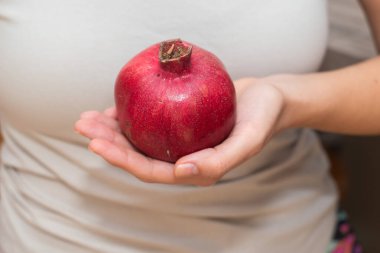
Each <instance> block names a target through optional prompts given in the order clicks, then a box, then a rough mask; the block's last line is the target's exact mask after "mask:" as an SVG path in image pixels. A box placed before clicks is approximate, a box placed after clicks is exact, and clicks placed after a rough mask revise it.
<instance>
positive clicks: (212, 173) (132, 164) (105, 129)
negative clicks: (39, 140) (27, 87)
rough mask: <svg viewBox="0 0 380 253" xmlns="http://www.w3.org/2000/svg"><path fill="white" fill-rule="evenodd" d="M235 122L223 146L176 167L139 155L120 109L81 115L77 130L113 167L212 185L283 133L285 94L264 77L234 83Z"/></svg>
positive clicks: (146, 177)
mask: <svg viewBox="0 0 380 253" xmlns="http://www.w3.org/2000/svg"><path fill="white" fill-rule="evenodd" d="M235 88H236V94H237V120H236V125H235V127H234V129H233V131H232V133H231V135H230V136H229V137H228V138H227V139H226V140H225V141H224V142H223V143H221V144H220V145H218V146H216V147H214V148H208V149H204V150H201V151H198V152H195V153H192V154H189V155H187V156H184V157H182V158H180V159H179V160H178V161H177V162H176V163H175V164H171V163H167V162H163V161H159V160H155V159H152V158H149V157H147V156H145V155H143V154H141V153H139V152H137V151H136V150H135V149H134V148H133V146H132V145H131V144H130V143H129V142H128V140H127V139H126V138H125V137H124V136H123V135H122V133H121V132H120V129H119V127H118V122H117V116H116V109H115V108H114V107H113V108H109V109H107V110H105V111H104V112H97V111H88V112H84V113H82V115H81V117H80V120H78V121H77V122H76V124H75V129H76V131H78V132H79V133H80V134H82V135H84V136H86V137H88V138H89V139H91V141H90V143H89V149H90V150H92V151H93V152H95V153H96V154H98V155H100V156H102V157H103V158H104V159H105V160H106V161H108V162H109V163H111V164H112V165H114V166H116V167H119V168H122V169H124V170H126V171H128V172H129V173H131V174H133V175H134V176H136V177H137V178H139V179H140V180H142V181H144V182H150V183H166V184H193V185H199V186H208V185H212V184H214V183H216V182H217V181H218V180H219V179H220V178H221V177H222V176H223V175H225V174H226V173H227V172H228V171H230V170H231V169H233V168H234V167H236V166H237V165H239V164H241V163H242V162H244V161H245V160H247V159H248V158H250V157H251V156H253V155H255V154H257V153H258V152H260V150H261V149H262V148H263V146H264V145H265V144H266V143H267V141H268V140H269V139H270V138H271V136H272V135H273V134H274V133H275V132H277V131H278V130H280V129H279V124H278V122H279V118H280V116H281V113H282V110H283V108H284V98H283V95H282V93H281V92H280V91H279V90H278V89H277V88H276V87H275V86H274V85H271V84H270V83H269V82H266V81H265V80H264V79H253V78H247V79H241V80H238V81H236V82H235Z"/></svg>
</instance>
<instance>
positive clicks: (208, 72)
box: [115, 39, 236, 162]
mask: <svg viewBox="0 0 380 253" xmlns="http://www.w3.org/2000/svg"><path fill="white" fill-rule="evenodd" d="M115 103H116V109H117V113H118V121H119V124H120V128H121V130H122V132H123V133H124V134H125V136H126V137H127V139H128V140H129V141H130V142H131V143H132V144H133V145H134V146H135V147H136V148H137V149H138V150H139V151H141V152H142V153H144V154H146V155H148V156H150V157H152V158H155V159H159V160H163V161H167V162H175V161H176V160H178V159H179V158H180V157H182V156H184V155H187V154H189V153H192V152H195V151H198V150H201V149H204V148H209V147H214V146H215V145H217V144H219V143H221V142H222V141H223V140H224V139H226V138H227V136H228V135H229V134H230V132H231V130H232V128H233V127H234V124H235V118H236V98H235V89H234V86H233V83H232V81H231V78H230V76H229V75H228V73H227V71H226V70H225V68H224V66H223V64H222V62H221V61H220V60H219V59H218V58H217V57H216V56H215V55H214V54H212V53H210V52H208V51H206V50H204V49H202V48H200V47H198V46H196V45H193V44H190V43H188V42H185V41H182V40H180V39H175V40H167V41H163V42H161V43H157V44H155V45H152V46H150V47H148V48H147V49H145V50H143V51H142V52H140V53H139V54H137V55H136V56H135V57H133V58H132V59H131V60H130V61H129V62H128V63H127V64H126V65H125V66H124V67H123V68H122V69H121V71H120V73H119V75H118V77H117V79H116V83H115Z"/></svg>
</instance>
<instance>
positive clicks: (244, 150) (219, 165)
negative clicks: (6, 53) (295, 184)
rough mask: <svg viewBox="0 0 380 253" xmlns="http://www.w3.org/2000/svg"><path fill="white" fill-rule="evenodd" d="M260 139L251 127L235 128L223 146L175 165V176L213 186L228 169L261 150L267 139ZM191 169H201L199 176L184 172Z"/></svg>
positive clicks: (201, 152) (189, 156) (193, 154)
mask: <svg viewBox="0 0 380 253" xmlns="http://www.w3.org/2000/svg"><path fill="white" fill-rule="evenodd" d="M261 136H262V137H260V135H259V134H256V133H255V131H254V130H253V129H252V127H250V126H249V125H245V124H240V125H236V127H235V129H234V131H233V132H232V134H231V136H230V137H229V138H228V139H227V140H226V141H224V142H223V143H221V144H220V145H218V146H216V147H214V148H208V149H204V150H201V151H198V152H195V153H192V154H190V155H187V156H184V157H182V158H180V159H179V160H178V161H177V162H176V165H175V170H174V173H175V176H176V177H177V178H181V179H182V180H184V181H186V182H188V183H193V184H196V185H211V184H214V183H216V182H217V181H218V180H219V179H220V178H221V177H222V176H223V175H225V174H226V173H227V172H228V171H229V170H231V169H232V168H234V167H235V166H236V165H238V164H240V163H242V162H244V161H245V160H247V159H248V158H249V157H251V156H252V155H254V154H256V153H257V152H259V151H260V150H261V149H262V147H263V145H264V143H265V137H264V135H261ZM191 166H194V167H195V168H196V169H197V170H198V175H194V173H192V174H191V173H189V171H188V172H187V173H186V172H184V170H183V168H189V167H191Z"/></svg>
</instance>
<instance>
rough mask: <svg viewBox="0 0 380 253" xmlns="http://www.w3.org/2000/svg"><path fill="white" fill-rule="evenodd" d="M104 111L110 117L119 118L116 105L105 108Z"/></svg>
mask: <svg viewBox="0 0 380 253" xmlns="http://www.w3.org/2000/svg"><path fill="white" fill-rule="evenodd" d="M103 113H104V114H105V115H106V116H108V117H110V118H114V119H116V118H117V111H116V107H114V106H113V107H110V108H107V109H105V110H104V112H103Z"/></svg>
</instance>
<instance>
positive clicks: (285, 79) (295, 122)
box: [263, 73, 333, 132]
mask: <svg viewBox="0 0 380 253" xmlns="http://www.w3.org/2000/svg"><path fill="white" fill-rule="evenodd" d="M323 78H324V76H323V74H321V73H313V74H300V75H293V74H286V75H275V76H269V77H266V78H264V79H263V81H265V82H266V83H268V84H270V85H273V86H274V87H275V88H276V89H278V90H279V92H280V93H281V94H282V96H283V100H284V105H283V110H282V112H281V114H280V117H279V119H278V122H277V125H276V128H275V131H276V132H279V131H282V130H285V129H288V128H299V127H311V128H314V127H315V126H316V125H318V121H320V120H321V119H323V118H324V117H326V116H327V115H324V114H325V113H326V112H328V111H329V110H328V108H329V107H331V106H332V105H331V101H333V100H331V99H329V98H327V96H328V94H329V92H327V91H325V90H324V88H323V86H320V85H318V84H320V83H321V82H324V81H323Z"/></svg>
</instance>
